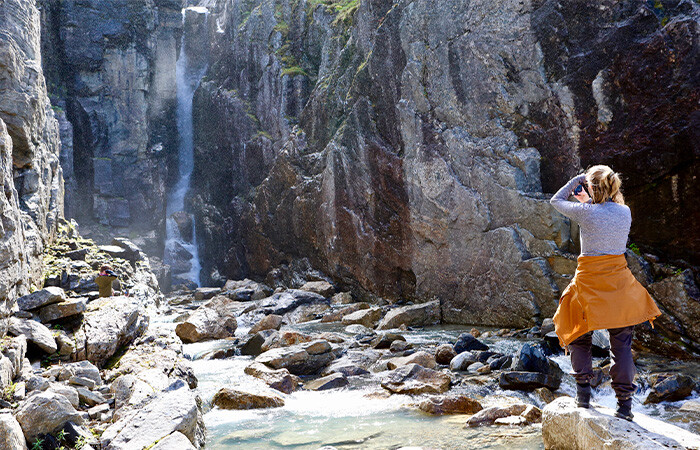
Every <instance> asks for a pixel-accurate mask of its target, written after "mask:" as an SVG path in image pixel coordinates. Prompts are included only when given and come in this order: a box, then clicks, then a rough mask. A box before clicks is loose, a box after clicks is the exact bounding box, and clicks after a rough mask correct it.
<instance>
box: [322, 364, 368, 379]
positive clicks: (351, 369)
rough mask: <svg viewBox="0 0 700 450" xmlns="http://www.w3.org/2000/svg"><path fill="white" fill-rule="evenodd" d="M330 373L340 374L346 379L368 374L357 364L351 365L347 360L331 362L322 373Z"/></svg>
mask: <svg viewBox="0 0 700 450" xmlns="http://www.w3.org/2000/svg"><path fill="white" fill-rule="evenodd" d="M332 373H340V374H342V375H345V376H346V377H355V376H359V375H366V374H368V373H370V372H369V370H367V369H365V368H364V367H361V366H359V365H357V364H353V363H352V362H349V361H347V360H340V361H335V362H333V363H332V364H331V365H330V366H328V368H327V369H326V370H324V371H323V375H330V374H332Z"/></svg>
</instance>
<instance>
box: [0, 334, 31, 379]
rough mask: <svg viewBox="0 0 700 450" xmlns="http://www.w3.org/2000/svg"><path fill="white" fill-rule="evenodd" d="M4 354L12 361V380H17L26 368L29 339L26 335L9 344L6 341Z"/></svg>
mask: <svg viewBox="0 0 700 450" xmlns="http://www.w3.org/2000/svg"><path fill="white" fill-rule="evenodd" d="M2 354H3V355H4V356H5V357H6V358H7V359H8V360H9V361H10V364H11V366H12V371H11V373H10V379H11V380H12V379H15V378H17V377H18V376H19V375H20V374H21V373H22V369H23V367H24V358H25V356H26V354H27V338H26V337H25V336H24V335H19V336H16V337H14V338H12V339H11V340H10V341H9V342H7V341H6V345H5V348H4V349H3V350H2ZM3 387H4V386H3Z"/></svg>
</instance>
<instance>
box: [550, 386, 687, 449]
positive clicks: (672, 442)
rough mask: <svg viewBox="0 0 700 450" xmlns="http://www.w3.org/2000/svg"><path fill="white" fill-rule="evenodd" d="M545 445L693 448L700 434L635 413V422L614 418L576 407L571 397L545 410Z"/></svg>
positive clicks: (600, 410)
mask: <svg viewBox="0 0 700 450" xmlns="http://www.w3.org/2000/svg"><path fill="white" fill-rule="evenodd" d="M542 439H543V440H544V446H545V448H557V449H564V450H568V449H571V450H574V449H584V448H624V449H635V450H642V449H643V450H647V449H650V448H694V447H698V446H700V438H698V435H696V434H693V433H691V432H689V431H686V430H683V429H682V428H679V427H676V426H674V425H671V424H668V423H664V422H661V421H659V420H656V419H652V418H650V417H647V416H644V415H643V414H641V413H637V412H635V416H634V422H628V421H626V420H624V419H618V418H616V417H615V411H614V410H611V409H608V408H603V407H595V408H589V409H584V408H577V407H576V401H575V400H574V399H573V398H571V397H561V398H558V399H556V400H554V401H553V402H551V403H550V404H548V405H547V406H546V407H545V408H544V410H543V411H542Z"/></svg>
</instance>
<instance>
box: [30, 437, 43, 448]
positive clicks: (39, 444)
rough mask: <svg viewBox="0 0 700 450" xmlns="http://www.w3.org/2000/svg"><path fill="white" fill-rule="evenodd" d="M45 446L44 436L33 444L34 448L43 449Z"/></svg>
mask: <svg viewBox="0 0 700 450" xmlns="http://www.w3.org/2000/svg"><path fill="white" fill-rule="evenodd" d="M43 447H44V440H43V439H42V438H38V439H37V440H36V441H34V444H32V450H41V449H42V448H43Z"/></svg>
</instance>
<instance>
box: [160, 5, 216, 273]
mask: <svg viewBox="0 0 700 450" xmlns="http://www.w3.org/2000/svg"><path fill="white" fill-rule="evenodd" d="M201 15H203V16H204V22H203V25H204V29H205V30H206V20H207V15H208V11H207V9H206V8H198V7H189V8H186V9H183V10H182V20H183V25H185V26H184V27H183V28H184V32H183V35H182V45H181V50H180V56H179V58H178V59H177V65H176V69H175V73H176V80H177V131H178V135H179V143H180V144H179V148H178V158H179V161H178V168H179V174H180V179H179V180H178V182H177V184H176V185H175V187H174V188H173V190H172V192H171V193H170V196H169V198H168V206H167V210H166V213H167V221H166V240H165V261H166V263H168V264H170V266H171V267H172V271H173V277H174V278H175V279H178V278H179V279H180V280H183V281H190V282H192V283H194V284H196V285H197V286H199V284H200V281H199V278H200V274H199V272H200V270H201V264H200V261H199V251H198V249H197V233H196V228H195V220H194V216H193V215H192V214H190V213H187V212H185V195H186V194H187V190H188V189H189V187H190V177H191V175H192V169H193V168H194V144H193V133H192V99H193V97H194V91H195V89H196V88H197V86H198V85H199V83H200V81H201V80H202V77H203V76H204V73H205V71H206V68H207V66H206V61H205V60H204V58H201V55H195V56H199V57H188V48H191V47H190V46H188V45H187V39H193V38H196V37H193V36H188V33H187V31H188V29H189V28H190V27H188V26H187V20H190V17H192V18H193V19H194V18H197V17H201ZM178 222H179V225H178ZM183 228H184V230H187V231H186V233H183ZM183 234H185V236H183ZM176 282H177V281H176Z"/></svg>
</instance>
